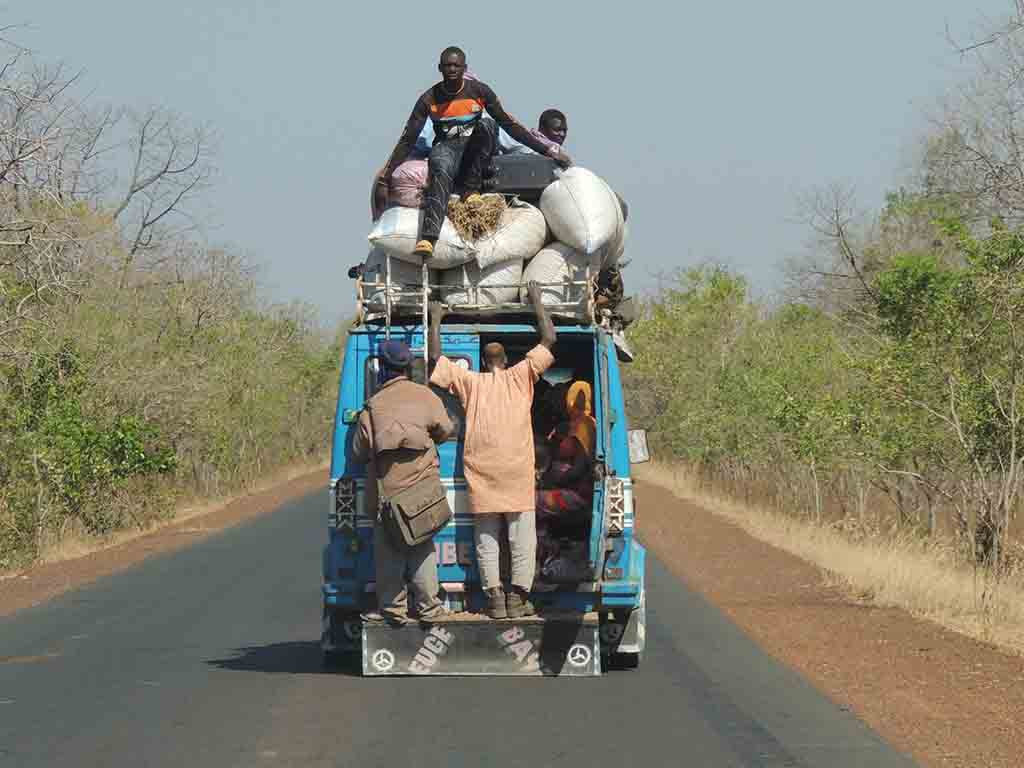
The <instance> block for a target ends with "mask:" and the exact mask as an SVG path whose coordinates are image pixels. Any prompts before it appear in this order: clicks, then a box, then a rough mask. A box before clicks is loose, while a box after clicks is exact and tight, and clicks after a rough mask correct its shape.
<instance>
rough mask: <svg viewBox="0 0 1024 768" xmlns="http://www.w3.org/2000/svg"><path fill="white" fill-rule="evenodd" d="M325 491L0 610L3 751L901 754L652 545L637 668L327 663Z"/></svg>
mask: <svg viewBox="0 0 1024 768" xmlns="http://www.w3.org/2000/svg"><path fill="white" fill-rule="evenodd" d="M324 510H325V502H324V496H323V494H322V493H319V494H316V495H314V496H311V497H307V498H304V499H300V500H297V501H295V502H292V503H290V504H287V505H285V506H283V507H282V508H280V509H279V510H278V511H276V512H274V513H272V514H270V515H267V516H265V517H262V518H259V519H256V520H254V521H252V522H249V523H247V524H245V525H242V526H239V527H237V528H233V529H230V530H228V531H225V532H223V533H220V534H218V535H216V536H213V537H210V538H208V539H205V540H202V541H200V542H198V543H196V544H195V545H194V546H192V547H190V548H187V549H184V550H180V551H178V552H176V553H173V554H169V555H165V556H160V557H155V558H152V559H150V560H147V561H145V562H143V563H142V564H141V565H139V566H136V567H134V568H132V569H130V570H128V571H124V572H122V573H120V574H118V575H116V576H112V577H108V578H106V579H104V580H102V581H99V582H96V583H94V584H93V585H91V586H88V587H85V588H83V589H80V590H78V591H76V592H72V593H68V594H66V595H64V596H62V597H60V598H57V599H55V600H53V601H51V602H49V603H47V604H45V605H42V606H38V607H36V608H31V609H28V610H25V611H22V612H20V613H18V614H15V615H13V616H10V617H7V618H4V619H0V766H4V767H5V768H6V766H12V767H13V766H17V767H18V768H31V767H32V766H50V767H53V766H76V768H91V767H92V766H96V767H97V768H98V767H100V766H103V767H104V768H109V767H110V766H131V767H132V768H140V767H143V766H188V768H215V767H216V768H226V767H228V766H247V767H248V768H252V767H253V766H359V767H360V768H371V767H372V766H387V767H388V768H399V767H400V768H406V767H407V766H496V767H501V768H504V767H505V766H531V767H532V768H536V767H537V766H591V767H592V766H604V765H636V766H645V767H648V766H673V767H676V766H695V767H700V768H703V767H705V766H708V767H712V766H713V767H714V768H726V767H727V766H770V767H772V768H775V767H781V766H808V767H809V766H828V768H852V767H853V766H871V767H872V768H888V767H889V766H892V767H894V768H895V767H896V766H901V767H905V766H911V765H913V763H911V762H910V760H908V759H907V758H905V757H902V756H900V755H898V754H897V753H896V752H894V751H893V750H892V749H891V748H889V747H887V746H886V745H885V744H884V743H883V742H882V741H881V739H880V738H879V737H878V736H876V735H875V734H873V733H872V732H871V731H870V730H869V729H868V728H867V727H866V726H864V725H862V724H861V723H860V722H859V721H858V720H857V719H856V718H855V717H854V716H852V715H851V714H850V713H848V712H846V711H843V710H841V709H840V708H839V707H837V706H836V705H835V704H833V703H831V702H830V701H829V700H827V699H825V698H824V697H823V696H821V695H820V694H818V693H817V692H816V691H815V690H814V689H813V688H811V686H810V685H809V684H808V683H806V682H805V681H803V680H802V679H801V678H800V677H798V676H797V675H796V674H795V673H794V672H792V671H790V670H789V669H787V668H784V667H782V666H781V665H779V664H777V663H776V662H774V661H773V660H772V659H770V658H769V657H767V656H766V655H765V654H764V653H763V652H761V651H760V650H759V649H758V648H757V647H756V646H755V645H754V644H753V643H752V642H751V641H750V640H749V639H747V638H746V637H745V636H744V635H743V634H742V633H741V632H739V631H738V630H737V629H736V628H735V627H734V626H733V625H732V624H731V623H729V622H728V621H727V620H726V619H725V618H724V617H723V616H722V615H721V614H720V613H719V612H718V611H717V610H716V609H715V608H714V607H713V606H710V605H709V604H707V603H706V602H705V601H703V600H702V599H701V598H700V597H699V596H697V595H696V594H694V593H692V592H690V591H689V590H687V589H686V588H685V586H684V585H682V584H681V583H680V582H678V581H677V580H675V579H674V578H673V577H672V576H671V575H670V574H669V573H668V572H667V571H666V570H665V569H664V568H663V567H661V566H660V565H659V564H658V563H657V562H651V563H650V572H649V577H648V578H649V587H648V651H647V655H646V657H645V659H644V663H643V665H642V666H641V668H640V669H639V670H636V671H623V672H613V673H609V674H606V675H604V676H603V677H601V678H593V679H575V680H571V679H524V678H483V679H481V678H471V679H457V678H434V679H404V678H381V679H373V680H371V679H363V678H361V677H358V676H356V675H355V674H354V673H353V672H352V671H351V670H344V669H342V670H340V671H332V672H325V671H323V670H322V669H321V663H320V651H319V646H318V638H319V631H320V604H319V592H318V587H319V569H320V548H321V545H322V541H323V539H324V536H325V532H324V524H325V514H324ZM649 562H650V561H649Z"/></svg>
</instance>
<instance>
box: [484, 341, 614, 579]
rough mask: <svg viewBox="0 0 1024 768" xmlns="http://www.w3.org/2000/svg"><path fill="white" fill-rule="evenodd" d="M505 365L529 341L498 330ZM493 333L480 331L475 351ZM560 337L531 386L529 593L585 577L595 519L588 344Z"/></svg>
mask: <svg viewBox="0 0 1024 768" xmlns="http://www.w3.org/2000/svg"><path fill="white" fill-rule="evenodd" d="M500 338H501V341H502V342H503V343H504V345H505V348H506V351H507V355H508V359H509V364H512V363H514V362H516V361H517V360H519V359H521V358H522V357H523V355H524V354H525V353H526V351H527V350H528V349H529V345H530V343H532V339H523V342H522V343H521V344H520V343H517V342H518V340H516V339H510V338H509V337H508V336H507V335H504V336H502V337H500ZM491 340H492V339H491V338H489V337H488V336H487V335H486V334H481V338H480V344H481V350H482V349H483V347H484V346H485V345H486V344H488V343H489V342H490V341H491ZM580 342H581V343H579V344H578V345H576V344H573V342H572V338H571V337H569V336H566V335H562V336H559V340H558V342H557V343H556V345H555V348H554V349H553V350H552V352H553V354H554V356H555V362H554V365H552V366H551V368H550V369H548V371H547V372H546V373H544V375H543V376H542V377H541V378H540V380H538V382H537V383H536V385H535V386H534V397H533V420H532V421H533V433H534V457H535V482H536V500H537V501H536V510H537V577H536V580H535V582H534V590H535V591H548V590H555V589H559V588H569V587H572V586H574V585H575V584H578V583H579V582H581V581H586V580H588V579H589V578H590V573H589V563H588V560H589V556H588V554H589V553H588V549H589V537H590V522H591V519H592V517H593V496H594V453H595V448H596V442H597V422H596V420H595V418H594V400H593V381H594V363H593V347H592V346H591V343H590V341H589V339H588V340H587V341H585V342H584V340H583V339H580Z"/></svg>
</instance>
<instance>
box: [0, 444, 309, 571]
mask: <svg viewBox="0 0 1024 768" xmlns="http://www.w3.org/2000/svg"><path fill="white" fill-rule="evenodd" d="M326 466H327V465H326V463H325V461H324V460H323V459H318V460H313V461H305V462H297V463H294V464H290V465H288V466H287V467H284V468H282V469H280V470H279V471H277V472H272V473H270V474H268V475H267V476H266V477H264V478H263V479H262V480H260V481H259V482H258V483H254V484H252V485H251V486H249V487H248V488H245V489H243V490H241V491H239V492H237V493H234V494H230V495H225V496H220V497H216V498H201V497H198V496H196V497H193V498H192V499H190V500H188V501H186V502H183V503H182V504H180V505H179V506H178V507H177V508H176V509H175V510H174V513H173V514H171V515H169V516H168V517H166V518H162V519H158V520H153V521H152V522H150V523H149V524H147V525H146V527H144V528H141V529H140V528H134V529H131V530H124V531H116V532H115V533H112V534H110V535H109V536H104V537H95V536H89V535H87V534H84V533H78V532H73V533H69V534H68V535H66V536H65V537H63V538H61V539H59V540H57V541H54V542H52V543H49V544H47V546H46V547H45V549H44V550H43V551H42V553H41V555H40V557H39V559H38V561H37V562H36V563H34V564H33V566H30V568H31V567H34V566H35V565H41V564H47V563H60V562H66V561H68V560H76V559H78V558H80V557H85V556H87V555H91V554H93V553H95V552H99V551H101V550H104V549H110V548H111V547H117V546H120V545H122V544H127V543H128V542H130V541H134V540H135V539H138V538H140V537H142V536H145V535H147V534H149V533H152V532H153V531H157V530H160V529H161V528H166V527H168V526H171V525H178V524H180V523H183V522H187V521H188V520H191V519H193V518H201V517H203V516H205V515H207V514H209V513H211V512H215V511H217V510H219V509H222V508H224V507H226V506H227V505H229V504H231V503H232V502H234V501H237V500H238V499H241V498H243V497H245V496H249V495H251V494H254V493H261V492H263V491H266V490H269V489H271V488H273V487H274V486H277V485H280V484H282V483H287V482H288V481H290V480H294V479H295V478H297V477H302V476H303V475H307V474H309V473H310V472H315V471H316V470H318V469H321V468H324V467H326ZM205 530H206V528H204V526H203V524H202V522H200V523H198V524H197V525H196V526H194V527H190V528H186V529H182V533H202V532H205ZM26 570H28V569H24V568H22V569H18V570H13V571H0V581H4V580H5V579H11V578H15V577H16V576H19V575H21V574H23V573H25V571H26Z"/></svg>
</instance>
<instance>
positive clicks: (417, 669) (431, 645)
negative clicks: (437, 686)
mask: <svg viewBox="0 0 1024 768" xmlns="http://www.w3.org/2000/svg"><path fill="white" fill-rule="evenodd" d="M453 640H455V635H453V634H452V633H451V632H449V631H448V630H446V629H442V628H441V627H432V628H431V630H430V631H429V632H428V633H427V636H426V637H425V638H423V645H421V646H420V649H419V650H418V651H416V655H415V656H414V657H413V659H412V661H411V662H410V664H409V672H411V673H412V674H414V675H429V674H430V673H431V672H433V671H434V669H435V668H436V667H437V665H438V664H439V663H440V661H441V659H443V658H444V657H445V655H446V654H447V653H448V649H449V648H450V647H451V645H452V641H453Z"/></svg>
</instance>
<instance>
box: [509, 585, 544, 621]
mask: <svg viewBox="0 0 1024 768" xmlns="http://www.w3.org/2000/svg"><path fill="white" fill-rule="evenodd" d="M507 610H508V617H509V618H510V619H521V618H522V617H524V616H533V615H534V614H535V613H537V611H536V610H535V609H534V607H533V603H531V602H530V594H529V592H527V591H526V590H525V589H521V588H520V587H513V588H512V592H511V593H510V594H509V596H508V603H507Z"/></svg>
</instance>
